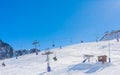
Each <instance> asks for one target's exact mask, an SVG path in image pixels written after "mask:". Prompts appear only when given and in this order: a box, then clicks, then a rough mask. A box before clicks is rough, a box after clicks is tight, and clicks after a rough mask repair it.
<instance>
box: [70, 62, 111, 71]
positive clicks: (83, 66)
mask: <svg viewBox="0 0 120 75" xmlns="http://www.w3.org/2000/svg"><path fill="white" fill-rule="evenodd" d="M108 66H110V63H105V64H102V63H94V64H90V63H79V64H77V65H72V66H70V68H69V69H68V71H76V70H85V73H94V72H96V71H101V70H103V69H105V68H106V67H108Z"/></svg>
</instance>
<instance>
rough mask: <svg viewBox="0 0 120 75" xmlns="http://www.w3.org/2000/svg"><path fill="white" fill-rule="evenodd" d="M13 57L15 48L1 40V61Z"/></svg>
mask: <svg viewBox="0 0 120 75" xmlns="http://www.w3.org/2000/svg"><path fill="white" fill-rule="evenodd" d="M11 57H13V48H12V47H11V46H10V45H9V44H8V43H5V42H3V41H2V40H0V59H4V58H11Z"/></svg>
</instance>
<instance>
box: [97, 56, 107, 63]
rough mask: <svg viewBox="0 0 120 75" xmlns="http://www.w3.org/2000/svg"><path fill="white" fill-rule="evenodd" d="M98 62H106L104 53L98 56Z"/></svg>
mask: <svg viewBox="0 0 120 75" xmlns="http://www.w3.org/2000/svg"><path fill="white" fill-rule="evenodd" d="M98 62H102V63H105V62H107V56H106V55H101V56H98Z"/></svg>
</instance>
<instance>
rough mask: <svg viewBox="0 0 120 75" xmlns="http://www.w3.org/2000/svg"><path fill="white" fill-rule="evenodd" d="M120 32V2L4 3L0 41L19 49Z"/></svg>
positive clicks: (26, 0)
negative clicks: (37, 42)
mask: <svg viewBox="0 0 120 75" xmlns="http://www.w3.org/2000/svg"><path fill="white" fill-rule="evenodd" d="M118 29H120V0H0V38H1V39H2V40H3V41H5V42H7V43H9V44H10V45H12V47H13V48H14V49H15V50H18V49H30V48H33V46H32V44H31V43H32V42H33V41H34V40H38V41H39V49H44V48H49V47H51V46H52V44H53V43H54V44H56V46H57V47H58V46H60V45H69V44H70V40H72V43H79V42H80V41H81V40H83V41H85V42H88V41H95V40H96V37H102V36H103V34H104V33H105V32H106V31H111V30H118Z"/></svg>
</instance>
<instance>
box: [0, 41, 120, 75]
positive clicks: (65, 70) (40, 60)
mask: <svg viewBox="0 0 120 75" xmlns="http://www.w3.org/2000/svg"><path fill="white" fill-rule="evenodd" d="M49 51H50V52H49ZM49 51H41V52H39V54H38V55H36V54H35V53H33V54H28V55H24V56H20V57H18V59H16V58H15V57H14V58H11V59H6V60H4V62H5V64H6V66H5V67H2V66H0V75H23V74H24V75H119V74H120V42H116V40H110V41H101V42H89V43H82V44H75V45H70V46H65V47H63V48H62V49H59V48H56V49H52V50H49ZM46 52H47V53H51V54H50V55H49V59H50V61H49V62H50V63H49V65H50V67H51V72H47V65H48V63H47V62H46V59H47V56H46V55H45V54H46ZM52 53H53V54H52ZM84 55H92V56H93V57H91V59H90V60H89V61H88V60H87V61H85V62H84V63H83V61H84V60H85V59H86V58H84ZM101 55H106V56H107V62H105V63H101V62H98V56H101ZM55 56H56V57H57V61H54V60H53V57H55ZM109 57H110V58H111V63H109V62H108V58H109ZM2 62H3V61H2V60H1V61H0V63H2Z"/></svg>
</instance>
